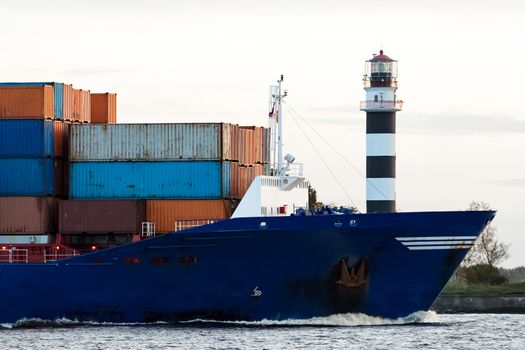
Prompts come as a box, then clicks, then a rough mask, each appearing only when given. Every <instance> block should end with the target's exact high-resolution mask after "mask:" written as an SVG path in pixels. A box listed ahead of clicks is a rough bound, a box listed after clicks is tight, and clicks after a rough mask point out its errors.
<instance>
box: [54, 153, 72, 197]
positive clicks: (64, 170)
mask: <svg viewBox="0 0 525 350" xmlns="http://www.w3.org/2000/svg"><path fill="white" fill-rule="evenodd" d="M53 180H54V191H55V193H54V195H55V196H57V197H60V198H66V197H67V196H68V191H69V162H68V161H67V159H61V158H55V159H54V179H53Z"/></svg>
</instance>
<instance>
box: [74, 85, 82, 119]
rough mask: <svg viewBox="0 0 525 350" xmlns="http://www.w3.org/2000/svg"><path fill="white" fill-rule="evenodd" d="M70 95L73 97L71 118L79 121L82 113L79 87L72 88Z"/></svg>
mask: <svg viewBox="0 0 525 350" xmlns="http://www.w3.org/2000/svg"><path fill="white" fill-rule="evenodd" d="M72 97H73V114H72V120H74V121H76V122H81V121H82V120H81V114H82V107H81V105H80V90H79V89H72Z"/></svg>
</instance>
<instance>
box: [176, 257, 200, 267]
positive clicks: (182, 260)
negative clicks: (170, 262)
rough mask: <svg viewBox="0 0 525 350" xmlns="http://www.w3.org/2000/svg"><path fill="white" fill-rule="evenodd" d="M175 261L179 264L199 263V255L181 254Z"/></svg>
mask: <svg viewBox="0 0 525 350" xmlns="http://www.w3.org/2000/svg"><path fill="white" fill-rule="evenodd" d="M177 262H178V263H179V264H183V265H192V264H198V263H199V257H198V256H181V257H180V258H179V259H178V260H177Z"/></svg>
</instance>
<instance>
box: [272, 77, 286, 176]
mask: <svg viewBox="0 0 525 350" xmlns="http://www.w3.org/2000/svg"><path fill="white" fill-rule="evenodd" d="M283 80H284V77H283V75H282V74H281V78H280V79H279V80H277V85H271V86H270V106H269V107H270V108H269V109H270V112H269V113H268V126H269V127H270V130H271V131H270V147H271V158H272V159H271V160H270V164H271V166H272V175H279V174H280V172H281V169H283V110H282V99H283V98H284V97H286V94H287V92H286V91H284V93H283V90H282V83H283Z"/></svg>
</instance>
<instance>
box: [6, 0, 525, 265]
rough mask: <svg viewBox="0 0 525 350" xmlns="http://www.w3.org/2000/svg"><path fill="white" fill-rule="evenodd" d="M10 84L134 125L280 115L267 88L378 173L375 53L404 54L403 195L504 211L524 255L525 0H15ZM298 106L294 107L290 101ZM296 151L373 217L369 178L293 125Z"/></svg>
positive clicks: (288, 122)
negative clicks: (369, 152)
mask: <svg viewBox="0 0 525 350" xmlns="http://www.w3.org/2000/svg"><path fill="white" fill-rule="evenodd" d="M0 13H1V14H2V21H0V32H1V33H2V34H1V42H2V49H1V50H0V62H1V64H0V77H1V78H0V80H2V81H64V82H69V83H73V84H74V85H75V86H76V87H79V88H86V89H91V90H92V91H96V92H104V91H112V92H117V93H118V120H119V122H133V123H140V122H148V123H151V122H197V121H224V122H233V123H241V124H244V125H254V124H256V125H266V123H267V120H266V117H267V109H268V106H267V101H268V96H267V94H268V85H270V84H272V83H274V82H275V81H276V79H277V78H278V77H279V75H280V74H284V75H285V86H286V88H287V89H288V91H289V97H288V98H287V102H288V104H289V105H290V106H291V107H293V108H294V109H295V110H297V111H298V112H299V113H300V115H301V116H302V117H303V118H304V119H305V120H307V121H308V123H309V124H310V125H312V126H313V127H314V128H315V129H316V131H317V132H319V133H320V134H321V135H323V137H324V138H326V139H327V140H329V142H330V143H331V145H332V146H333V147H335V148H336V149H338V150H339V151H340V152H341V153H342V154H343V155H344V157H345V159H347V160H348V161H350V162H351V163H352V164H353V166H354V167H356V168H357V169H358V170H359V172H360V173H362V174H364V173H365V113H364V112H360V111H359V101H360V100H363V99H364V95H365V94H364V91H363V89H362V87H363V85H362V81H361V79H362V75H363V71H364V61H365V60H367V59H369V58H371V57H372V53H374V52H378V51H379V49H380V48H383V49H384V50H385V53H386V54H387V55H389V56H391V57H392V58H394V59H397V60H399V90H398V96H399V98H401V99H402V100H404V101H405V104H404V110H403V111H402V112H400V113H398V123H397V205H398V207H399V208H400V209H401V210H403V211H417V210H452V209H454V210H455V209H465V208H467V207H468V205H469V203H470V202H471V201H472V200H483V201H486V202H488V203H490V204H491V206H492V207H494V208H495V209H497V210H498V215H497V216H496V219H495V221H494V224H495V225H496V226H497V228H498V234H499V237H500V238H501V239H502V240H503V241H505V242H508V243H510V244H511V245H512V247H511V255H512V256H511V258H510V259H509V260H507V261H506V262H505V263H504V266H507V267H511V266H517V265H525V254H524V253H523V252H525V235H524V233H523V231H524V230H523V227H524V224H523V223H522V220H521V217H522V216H523V211H524V208H525V205H524V201H525V156H524V153H525V113H524V112H523V110H524V109H523V106H522V104H523V101H524V98H523V96H522V95H523V84H524V82H525V65H524V64H523V57H524V56H525V46H524V44H523V42H524V41H523V40H524V39H523V38H524V37H525V24H524V23H525V21H524V18H525V2H523V1H513V0H506V1H483V0H476V1H470V0H467V1H445V0H441V1H382V0H375V1H351V0H347V1H326V0H325V1H273V0H265V1H251V0H239V1H203V0H200V1H176V0H169V1H153V0H151V1H132V0H122V1H119V0H90V1H75V0H46V1H40V0H13V1H10V0H0ZM285 112H287V110H286V109H285ZM286 118H287V119H285V121H284V128H285V152H290V153H293V154H294V155H295V156H296V158H297V161H298V162H303V163H305V171H306V174H307V176H309V178H310V179H311V182H312V184H313V186H314V187H315V188H316V189H317V191H318V194H319V198H320V199H321V200H323V201H325V202H331V203H337V204H339V203H343V204H349V203H351V201H353V202H355V203H356V204H357V205H358V207H359V208H360V209H361V210H362V211H365V179H364V178H363V177H362V176H361V175H360V174H359V173H358V172H356V171H354V170H353V169H352V168H351V167H350V166H349V165H348V164H347V163H346V162H345V161H344V160H342V159H341V158H339V157H338V156H337V155H336V153H335V152H334V151H333V150H332V149H331V148H330V147H329V146H327V145H326V144H324V142H323V141H321V140H320V139H319V138H318V137H317V135H316V134H315V133H314V132H312V131H311V130H309V129H308V127H307V126H305V124H304V123H303V124H302V126H303V128H306V131H307V133H308V137H310V138H311V139H312V141H313V142H315V143H316V144H317V149H318V151H319V152H320V153H321V154H322V156H323V158H324V159H325V160H326V162H327V163H328V164H329V165H330V168H331V169H332V171H334V172H335V173H336V174H337V176H338V180H339V181H340V182H342V183H344V185H345V190H346V192H348V193H349V194H350V197H351V201H350V199H348V198H347V197H346V195H345V194H344V192H343V191H342V190H341V189H340V188H339V187H338V185H337V184H336V183H337V181H335V180H333V179H332V178H331V175H330V173H329V172H328V171H327V170H326V169H325V168H324V167H323V165H322V162H320V160H319V158H318V157H317V155H316V152H314V151H313V150H312V149H311V147H310V146H309V145H308V143H307V142H306V141H305V139H304V137H303V135H302V133H301V131H300V129H299V128H298V127H297V125H296V124H295V123H294V121H293V119H292V116H291V115H290V113H288V114H287V116H286Z"/></svg>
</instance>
